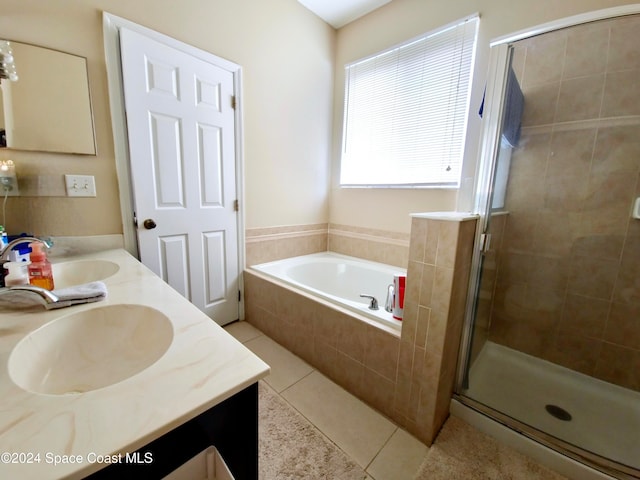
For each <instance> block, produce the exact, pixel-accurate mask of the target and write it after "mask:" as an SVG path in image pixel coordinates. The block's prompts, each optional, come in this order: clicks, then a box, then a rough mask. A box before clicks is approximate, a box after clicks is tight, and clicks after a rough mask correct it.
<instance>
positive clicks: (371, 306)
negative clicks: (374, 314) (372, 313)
mask: <svg viewBox="0 0 640 480" xmlns="http://www.w3.org/2000/svg"><path fill="white" fill-rule="evenodd" d="M360 296H361V297H363V298H369V299H371V303H370V304H369V310H378V300H377V299H376V297H374V296H373V295H365V294H364V293H361V294H360Z"/></svg>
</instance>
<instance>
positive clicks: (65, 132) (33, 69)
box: [0, 40, 96, 155]
mask: <svg viewBox="0 0 640 480" xmlns="http://www.w3.org/2000/svg"><path fill="white" fill-rule="evenodd" d="M0 42H6V41H4V40H0ZM8 46H9V48H10V55H11V57H13V62H14V65H15V71H16V75H13V78H14V79H13V80H11V79H10V78H3V79H2V80H1V83H0V90H1V95H0V112H1V113H2V115H1V116H0V133H1V134H2V135H1V138H0V147H2V148H9V149H14V150H31V151H41V152H57V153H70V154H82V155H95V154H96V142H95V130H94V123H93V114H92V110H91V95H90V90H89V78H88V74H87V60H86V58H84V57H80V56H77V55H73V54H69V53H65V52H60V51H57V50H52V49H49V48H43V47H39V46H35V45H29V44H26V43H20V42H13V41H9V42H8ZM16 76H17V78H16Z"/></svg>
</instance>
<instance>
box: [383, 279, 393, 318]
mask: <svg viewBox="0 0 640 480" xmlns="http://www.w3.org/2000/svg"><path fill="white" fill-rule="evenodd" d="M395 294H396V287H395V286H394V285H393V283H390V284H389V286H388V287H387V301H386V302H384V309H385V310H386V311H387V312H389V313H391V312H392V311H393V297H394V296H395Z"/></svg>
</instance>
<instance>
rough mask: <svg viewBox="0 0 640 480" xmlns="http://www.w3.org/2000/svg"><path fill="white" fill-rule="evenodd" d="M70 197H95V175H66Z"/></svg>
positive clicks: (65, 181) (65, 180) (65, 179)
mask: <svg viewBox="0 0 640 480" xmlns="http://www.w3.org/2000/svg"><path fill="white" fill-rule="evenodd" d="M64 183H65V185H66V188H67V196H68V197H95V196H96V180H95V177H94V176H93V175H65V176H64Z"/></svg>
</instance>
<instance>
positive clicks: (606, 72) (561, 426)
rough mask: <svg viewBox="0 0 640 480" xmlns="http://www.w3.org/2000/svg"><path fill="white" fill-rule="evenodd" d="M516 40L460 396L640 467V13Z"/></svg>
mask: <svg viewBox="0 0 640 480" xmlns="http://www.w3.org/2000/svg"><path fill="white" fill-rule="evenodd" d="M509 48H510V50H511V52H512V54H511V55H509V56H508V58H507V59H506V61H507V62H510V63H507V65H509V66H510V67H511V68H509V70H511V69H512V70H513V72H514V73H515V76H516V78H517V80H518V83H519V85H520V86H521V88H522V91H523V93H524V111H523V112H522V113H523V114H522V132H521V136H520V138H519V139H518V140H517V142H516V143H515V144H513V143H511V144H510V145H511V149H510V150H508V151H503V149H501V148H498V146H497V144H496V147H495V148H494V155H495V158H496V161H495V162H494V164H495V165H494V169H493V170H492V175H491V185H492V188H491V189H489V191H490V194H489V197H488V198H487V207H486V211H487V213H486V220H485V222H486V231H485V233H487V234H490V237H491V242H490V245H489V247H485V249H484V250H485V251H484V253H483V254H482V259H481V262H479V264H481V271H480V274H479V280H478V282H477V284H478V288H477V292H476V295H475V312H474V321H473V329H472V332H471V338H472V341H470V342H469V344H468V349H467V356H468V360H469V364H468V370H467V375H468V377H467V380H468V382H466V383H464V384H463V385H462V387H461V388H460V389H459V391H458V393H459V394H460V396H461V398H462V399H463V401H464V400H465V399H466V400H468V402H469V404H473V405H474V406H476V407H477V408H479V409H481V410H485V411H487V412H490V414H491V415H493V416H494V417H496V418H500V420H501V421H504V422H505V423H510V424H512V425H513V426H514V427H515V428H517V429H520V430H524V431H528V432H530V433H531V434H532V435H533V436H536V437H537V438H538V439H541V441H544V442H545V443H547V444H550V445H552V446H553V447H554V448H559V449H561V450H562V451H564V452H569V454H572V455H574V456H576V457H581V458H585V457H586V458H587V459H589V460H590V461H593V462H594V463H595V464H598V465H600V466H601V467H602V468H605V469H608V471H610V472H614V473H615V474H616V475H619V476H620V478H629V477H631V478H640V322H639V321H638V319H639V318H640V220H638V219H636V218H633V216H632V207H633V205H634V203H635V201H636V198H637V197H640V82H639V81H638V78H640V17H639V16H637V15H634V16H625V17H619V18H615V19H607V20H602V21H597V22H591V23H587V24H582V25H578V26H574V27H571V28H566V29H561V30H556V31H551V32H548V33H545V34H542V35H538V36H535V37H530V38H526V39H523V40H519V41H516V42H513V43H511V44H510V47H509ZM504 91H505V92H509V88H505V89H504ZM502 102H503V103H502V107H503V108H502V112H503V114H502V115H503V116H502V121H501V125H500V135H499V138H500V140H501V141H502V140H503V137H504V135H503V134H504V133H505V131H506V130H507V129H508V128H509V121H508V120H507V117H508V116H509V114H510V112H509V108H508V106H507V103H508V102H507V101H506V99H504V98H503V100H502ZM496 143H497V142H496ZM501 168H502V169H503V170H504V172H506V173H507V175H502V176H501V174H500V173H499V171H500V169H501ZM500 178H505V179H506V182H505V186H506V188H505V190H504V195H503V197H504V202H501V201H500V199H501V198H502V195H501V194H500V193H499V191H500V189H499V182H500ZM624 475H627V477H624Z"/></svg>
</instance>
